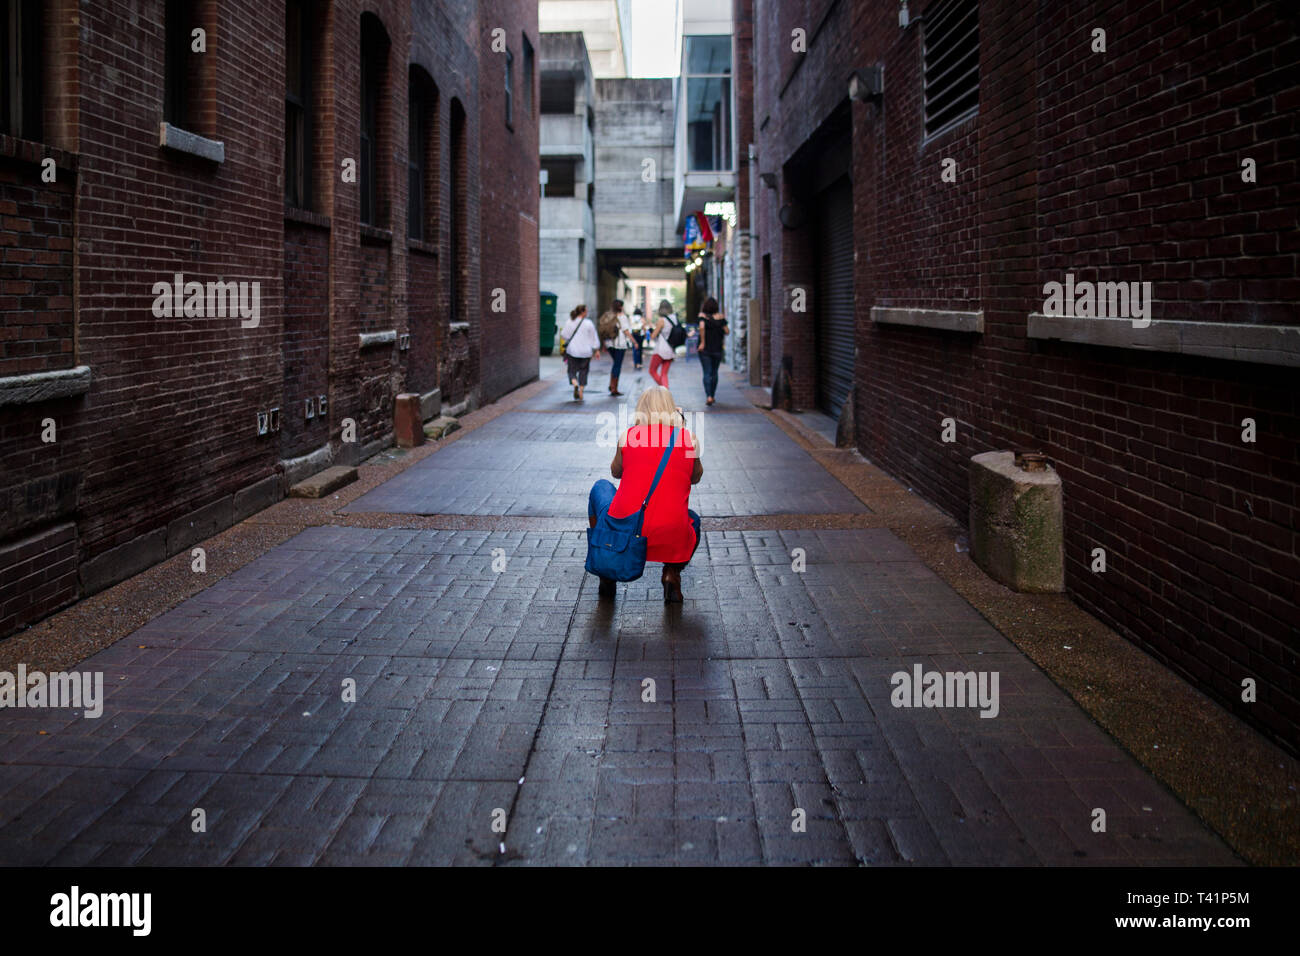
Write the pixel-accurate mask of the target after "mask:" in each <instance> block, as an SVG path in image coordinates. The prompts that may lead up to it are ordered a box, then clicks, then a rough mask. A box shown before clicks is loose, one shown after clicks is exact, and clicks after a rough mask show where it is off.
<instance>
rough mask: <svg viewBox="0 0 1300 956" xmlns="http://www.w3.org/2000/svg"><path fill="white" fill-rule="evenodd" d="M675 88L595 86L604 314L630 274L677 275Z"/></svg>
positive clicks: (658, 82) (661, 84)
mask: <svg viewBox="0 0 1300 956" xmlns="http://www.w3.org/2000/svg"><path fill="white" fill-rule="evenodd" d="M672 92H673V81H672V80H671V79H666V78H665V79H653V78H650V79H622V80H597V81H596V183H595V187H596V188H595V196H596V201H595V213H596V250H597V267H598V269H599V280H598V281H599V294H600V301H601V307H602V308H603V307H604V306H605V305H606V304H607V303H608V302H609V301H610V300H611V299H613V298H614V297H615V296H616V295H618V294H619V290H620V286H619V283H620V282H621V281H622V280H625V279H627V278H628V276H629V273H628V271H627V270H629V269H637V268H652V269H653V268H665V267H669V268H671V267H678V268H680V266H681V263H682V257H681V243H680V242H679V239H678V235H677V232H676V230H675V229H674V228H673V217H672V184H673V173H674V151H673V113H672Z"/></svg>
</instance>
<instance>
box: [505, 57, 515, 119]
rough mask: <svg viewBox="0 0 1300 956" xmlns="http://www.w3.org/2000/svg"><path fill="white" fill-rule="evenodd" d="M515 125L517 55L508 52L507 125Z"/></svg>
mask: <svg viewBox="0 0 1300 956" xmlns="http://www.w3.org/2000/svg"><path fill="white" fill-rule="evenodd" d="M514 123H515V55H514V54H513V53H511V52H510V51H509V50H506V125H507V126H509V127H511V128H513V127H514Z"/></svg>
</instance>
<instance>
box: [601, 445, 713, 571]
mask: <svg viewBox="0 0 1300 956" xmlns="http://www.w3.org/2000/svg"><path fill="white" fill-rule="evenodd" d="M676 432H677V442H676V444H675V445H674V446H673V450H672V454H671V455H670V456H669V458H668V464H667V465H666V466H665V467H664V473H663V477H661V478H660V479H659V485H658V486H657V487H656V488H655V493H654V497H653V498H651V499H650V505H649V507H648V508H646V512H645V522H644V523H643V524H642V525H641V533H642V534H643V535H645V537H646V560H647V561H668V562H675V561H689V560H690V558H691V552H692V551H693V550H695V527H694V526H693V525H692V524H691V519H690V516H689V515H688V514H687V513H686V505H687V502H688V501H689V499H690V495H691V474H692V472H694V471H695V457H696V455H695V440H694V437H693V436H692V435H691V433H690V432H689V431H687V430H686V429H684V428H678V429H676ZM624 437H625V441H624V443H623V477H622V478H621V479H620V480H619V483H618V491H617V492H616V493H615V495H614V500H613V501H612V502H610V505H609V516H610V517H611V518H625V517H627V516H628V515H630V514H635V513H636V512H637V510H638V509H640V507H641V502H643V501H644V500H645V496H646V492H648V491H649V490H650V483H651V482H652V481H654V479H655V471H656V470H657V469H658V468H659V462H660V460H661V459H662V458H663V455H664V449H666V448H667V447H668V440H669V429H668V428H667V426H664V427H659V426H656V425H648V426H647V425H634V426H632V427H631V428H629V429H628V430H627V434H626V436H624Z"/></svg>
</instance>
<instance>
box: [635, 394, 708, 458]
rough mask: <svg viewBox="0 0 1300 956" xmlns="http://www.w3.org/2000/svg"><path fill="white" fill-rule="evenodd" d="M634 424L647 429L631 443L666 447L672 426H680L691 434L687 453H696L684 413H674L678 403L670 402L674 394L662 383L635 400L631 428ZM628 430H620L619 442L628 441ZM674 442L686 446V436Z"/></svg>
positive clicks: (692, 454)
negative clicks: (622, 431)
mask: <svg viewBox="0 0 1300 956" xmlns="http://www.w3.org/2000/svg"><path fill="white" fill-rule="evenodd" d="M637 427H644V428H646V432H645V433H644V434H638V435H636V436H634V438H633V439H631V441H632V443H633V445H634V446H641V447H649V448H667V447H668V441H669V438H670V437H671V435H672V431H673V429H674V428H680V429H681V430H682V431H683V432H684V433H689V434H690V435H691V437H690V445H691V448H690V450H688V452H687V454H688V456H690V457H696V456H698V455H699V440H698V439H697V438H696V437H695V435H694V433H690V432H689V430H688V429H687V427H686V422H685V420H684V418H683V416H679V415H678V414H677V403H676V402H675V401H673V393H672V392H670V391H668V389H666V388H664V386H662V385H652V386H651V387H650V388H647V389H646V390H645V391H644V392H642V393H641V397H640V398H639V399H637V403H636V411H634V412H633V413H632V428H637ZM630 431H631V428H629V429H628V431H627V432H624V433H623V435H622V437H621V438H620V439H619V443H620V445H621V444H623V443H626V442H628V441H629V439H628V433H629V432H630ZM677 444H679V445H682V446H683V447H685V445H686V439H685V438H684V437H679V438H678V439H677Z"/></svg>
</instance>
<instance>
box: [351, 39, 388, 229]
mask: <svg viewBox="0 0 1300 956" xmlns="http://www.w3.org/2000/svg"><path fill="white" fill-rule="evenodd" d="M387 73H388V34H387V33H386V32H385V30H384V27H383V25H382V24H381V23H380V22H379V18H378V17H376V16H375V15H374V14H372V13H365V14H362V16H361V130H360V133H361V155H360V156H359V157H358V160H359V162H358V163H357V167H358V168H357V173H358V177H357V185H358V186H360V187H361V221H362V222H363V223H365V224H366V225H368V226H377V225H380V224H381V223H382V222H383V221H384V220H385V219H386V217H385V215H384V209H383V203H384V201H385V200H386V199H387V197H386V196H385V195H384V189H383V187H384V185H385V184H384V182H383V177H382V176H381V175H380V166H379V162H380V158H381V157H383V156H384V155H386V152H385V150H383V149H382V148H381V146H380V136H381V134H382V124H381V117H380V112H381V110H382V108H383V106H384V103H385V97H384V79H385V77H386V76H387Z"/></svg>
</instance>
